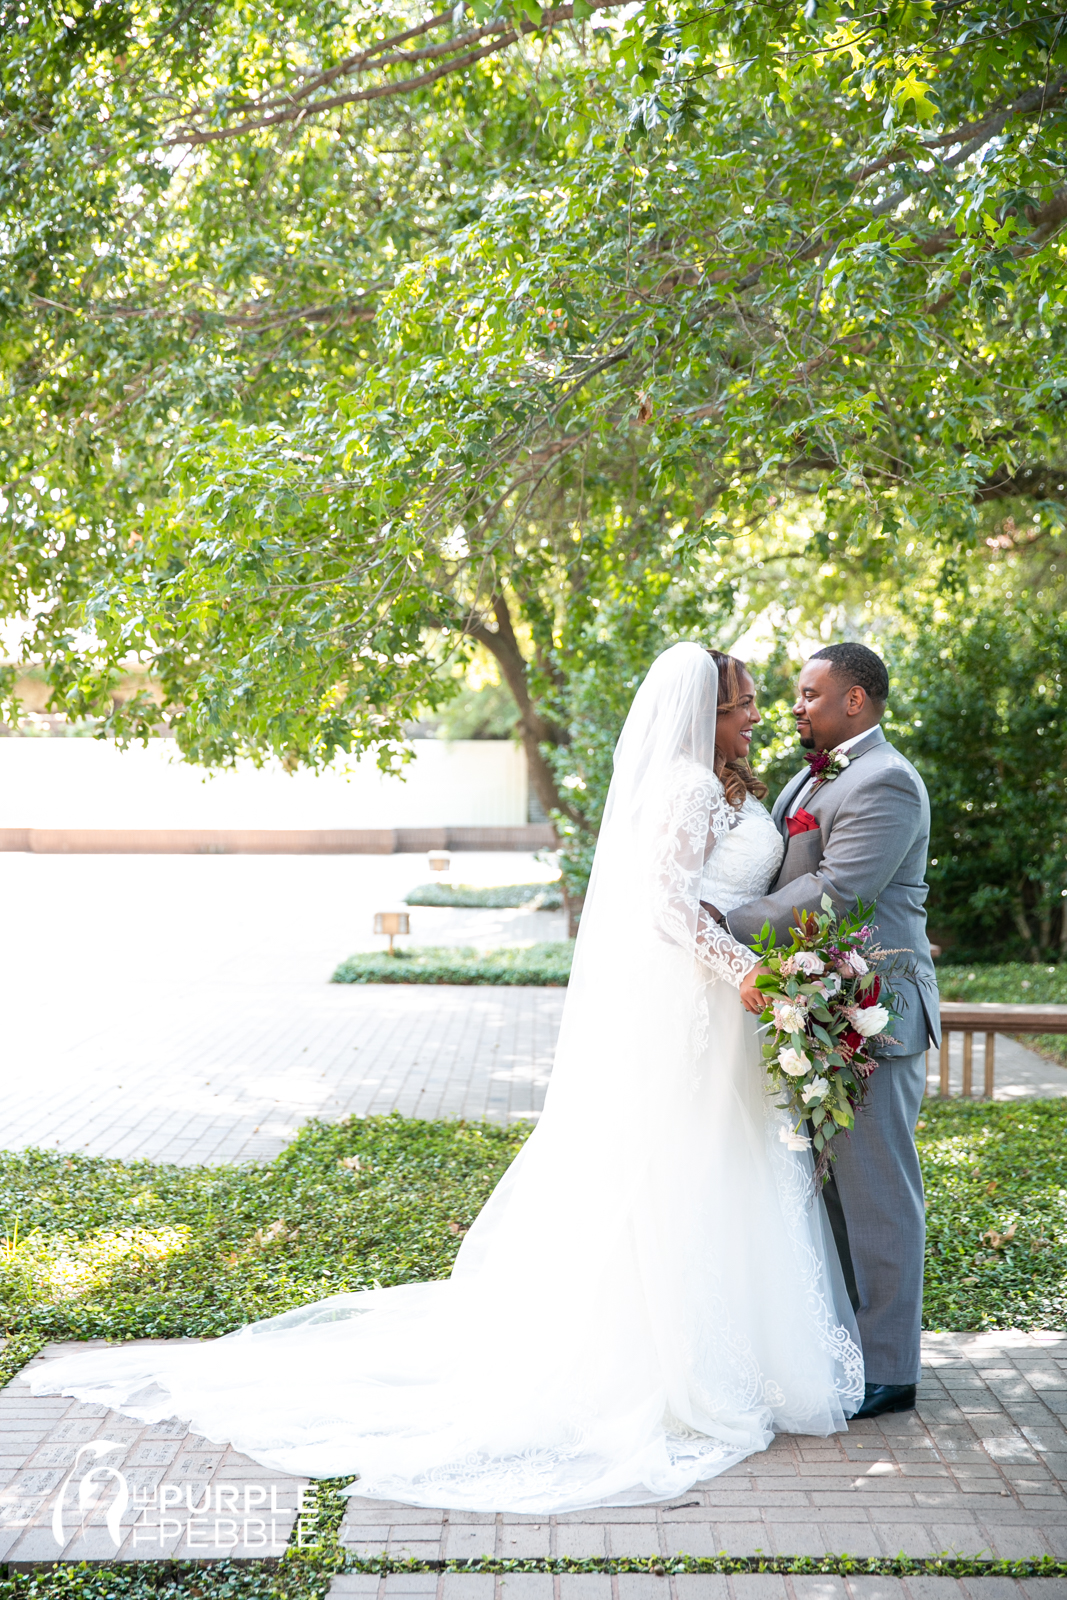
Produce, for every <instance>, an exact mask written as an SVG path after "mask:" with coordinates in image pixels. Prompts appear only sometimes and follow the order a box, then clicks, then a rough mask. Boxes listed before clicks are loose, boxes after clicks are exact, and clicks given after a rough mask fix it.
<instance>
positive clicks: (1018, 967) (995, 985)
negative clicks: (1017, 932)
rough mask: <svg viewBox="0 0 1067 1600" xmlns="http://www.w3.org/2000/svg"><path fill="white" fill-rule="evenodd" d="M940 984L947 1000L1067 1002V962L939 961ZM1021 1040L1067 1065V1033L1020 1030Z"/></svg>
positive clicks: (1011, 1002)
mask: <svg viewBox="0 0 1067 1600" xmlns="http://www.w3.org/2000/svg"><path fill="white" fill-rule="evenodd" d="M937 986H938V988H939V989H940V991H941V998H942V999H943V1000H975V1001H979V1000H999V1001H1001V1002H1002V1003H1004V1004H1014V1005H1026V1004H1027V1003H1029V1004H1030V1005H1042V1006H1045V1005H1061V1006H1062V1005H1067V963H1065V962H1061V963H1060V964H1059V965H1058V966H1048V965H1044V966H1039V965H1038V964H1037V963H1036V962H1029V961H1005V962H1002V963H1001V964H999V965H997V966H982V965H975V966H966V965H964V966H955V965H953V966H949V965H939V966H938V969H937ZM1019 1042H1020V1043H1021V1044H1024V1045H1026V1046H1027V1047H1028V1048H1029V1049H1031V1050H1040V1052H1041V1054H1042V1055H1045V1056H1048V1057H1049V1058H1050V1059H1051V1060H1053V1061H1060V1062H1062V1063H1063V1065H1064V1066H1067V1035H1064V1034H1062V1033H1060V1034H1057V1033H1041V1034H1030V1035H1026V1034H1020V1035H1019Z"/></svg>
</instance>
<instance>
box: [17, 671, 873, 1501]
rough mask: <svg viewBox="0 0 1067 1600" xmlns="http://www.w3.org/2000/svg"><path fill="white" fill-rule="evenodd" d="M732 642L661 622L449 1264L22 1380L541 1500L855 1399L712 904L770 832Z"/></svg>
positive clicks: (829, 1427)
mask: <svg viewBox="0 0 1067 1600" xmlns="http://www.w3.org/2000/svg"><path fill="white" fill-rule="evenodd" d="M754 702H755V696H754V687H753V684H752V680H751V678H750V677H749V676H748V674H747V672H746V671H745V669H744V667H743V666H742V665H741V663H740V662H738V661H735V660H734V659H733V658H731V657H729V656H724V655H720V654H719V653H718V652H712V651H707V650H704V649H702V648H701V647H700V646H698V645H695V644H678V645H675V646H674V647H673V648H672V649H669V650H667V651H665V652H664V654H663V655H661V656H660V657H659V659H658V660H657V661H656V662H655V663H654V664H653V666H652V668H651V670H650V672H649V674H648V676H647V678H646V679H645V681H644V683H643V684H642V685H641V687H640V689H639V690H638V691H637V694H636V696H635V697H634V702H633V705H632V707H631V710H630V714H629V716H628V718H627V720H626V725H625V727H624V729H623V732H622V736H621V738H620V740H619V744H618V748H617V749H616V752H615V775H614V779H613V782H612V785H611V791H610V794H609V796H608V802H607V808H606V810H605V814H604V822H603V826H602V829H601V832H600V839H599V843H598V845H597V851H596V859H595V861H594V865H593V873H592V878H591V881H590V885H589V893H588V896H587V899H586V905H585V911H584V914H583V916H582V923H581V929H580V932H579V934H578V940H577V944H576V947H575V953H574V970H573V976H572V978H571V983H570V988H569V990H568V994H567V1000H566V1006H565V1009H564V1014H563V1022H562V1027H561V1030H560V1036H559V1044H558V1047H557V1050H556V1058H555V1066H554V1068H553V1073H552V1081H551V1087H550V1089H549V1093H548V1097H547V1101H546V1104H545V1109H544V1112H543V1114H542V1116H541V1119H540V1121H539V1123H538V1125H537V1128H536V1130H535V1131H534V1133H533V1135H532V1136H531V1138H530V1139H529V1140H528V1141H527V1143H526V1144H525V1146H524V1147H523V1149H522V1151H521V1153H520V1154H519V1156H518V1157H517V1159H516V1160H515V1161H514V1162H513V1164H512V1166H511V1167H510V1168H509V1170H508V1171H507V1173H505V1175H504V1177H503V1178H502V1180H501V1182H500V1183H499V1184H498V1186H497V1188H496V1190H495V1192H494V1193H493V1195H492V1196H491V1198H490V1199H489V1201H488V1203H487V1205H486V1207H485V1209H484V1210H483V1211H482V1213H481V1215H480V1216H479V1217H478V1219H477V1221H476V1222H475V1224H474V1226H473V1227H472V1228H471V1230H470V1232H469V1234H468V1235H467V1237H466V1238H465V1239H464V1241H463V1246H462V1248H461V1250H460V1252H459V1256H458V1258H457V1260H456V1264H455V1267H454V1268H453V1271H452V1276H451V1277H450V1278H449V1279H448V1280H447V1281H445V1282H438V1283H414V1284H406V1285H403V1286H401V1287H398V1288H390V1289H375V1290H372V1291H368V1292H365V1293H360V1294H342V1295H335V1296H334V1297H333V1298H331V1299H329V1300H323V1301H320V1302H318V1303H317V1304H314V1305H308V1306H305V1307H303V1308H302V1309H300V1310H298V1311H292V1312H288V1313H286V1314H285V1315H283V1316H279V1317H272V1318H270V1319H269V1320H268V1321H265V1322H259V1323H254V1324H252V1325H251V1326H249V1327H246V1328H242V1329H240V1330H239V1331H238V1332H237V1333H234V1334H230V1335H228V1336H227V1337H226V1338H223V1339H219V1340H217V1341H213V1342H210V1343H205V1344H202V1345H197V1346H190V1345H181V1346H177V1347H174V1348H167V1347H166V1346H161V1345H152V1346H150V1347H147V1348H141V1349H137V1348H133V1349H130V1348H126V1349H115V1350H105V1351H98V1352H94V1353H91V1354H85V1355H81V1356H74V1357H71V1358H67V1359H64V1360H59V1361H55V1362H51V1361H49V1362H45V1363H42V1364H41V1366H39V1367H38V1368H37V1369H36V1370H35V1371H32V1373H31V1375H30V1382H31V1385H32V1387H33V1389H34V1392H35V1393H37V1394H71V1395H75V1396H77V1397H78V1398H80V1399H83V1400H87V1401H93V1402H98V1403H103V1404H105V1405H108V1406H110V1407H112V1408H114V1409H117V1410H119V1411H122V1412H124V1413H125V1414H126V1415H128V1416H133V1417H138V1418H141V1419H143V1420H145V1421H148V1422H154V1421H160V1420H162V1419H164V1418H166V1417H171V1416H178V1417H181V1418H185V1419H188V1421H189V1422H190V1423H191V1424H192V1426H193V1428H195V1429H196V1430H197V1431H198V1432H199V1433H201V1434H204V1435H206V1436H207V1437H208V1438H209V1439H211V1440H214V1441H217V1442H219V1443H222V1442H229V1443H231V1444H232V1445H233V1447H234V1448H235V1449H237V1450H240V1451H243V1452H244V1453H245V1454H247V1455H249V1456H251V1457H253V1458H254V1459H255V1460H256V1461H259V1462H262V1463H263V1464H264V1465H265V1466H268V1467H272V1468H276V1469H280V1470H283V1471H288V1472H293V1473H297V1474H309V1475H311V1476H313V1477H329V1476H334V1475H341V1474H358V1477H357V1480H356V1482H354V1483H353V1484H352V1485H351V1486H350V1488H349V1490H348V1491H347V1492H348V1493H349V1494H354V1495H366V1496H370V1497H374V1498H379V1499H390V1500H399V1501H404V1502H407V1503H408V1504H411V1505H419V1506H435V1507H446V1506H447V1507H455V1508H460V1509H465V1510H473V1511H511V1512H533V1513H553V1512H564V1511H575V1510H580V1509H583V1508H587V1507H591V1506H598V1505H601V1506H602V1505H630V1504H640V1503H647V1502H649V1501H656V1500H663V1499H669V1498H671V1497H673V1496H676V1495H678V1494H680V1493H682V1492H683V1491H685V1490H686V1489H688V1488H690V1487H691V1485H692V1484H694V1483H696V1482H698V1481H699V1480H701V1479H705V1478H709V1477H712V1476H714V1475H715V1474H716V1473H720V1472H723V1471H725V1470H726V1469H727V1468H728V1467H730V1466H732V1465H734V1464H735V1463H736V1462H738V1461H740V1460H742V1459H743V1458H744V1457H745V1456H747V1455H750V1454H751V1453H752V1452H753V1451H757V1450H765V1449H766V1448H767V1446H768V1444H769V1443H770V1441H771V1439H772V1437H773V1435H774V1434H775V1433H776V1432H781V1431H786V1432H794V1433H806V1434H821V1435H826V1434H829V1433H832V1432H834V1431H836V1430H839V1429H841V1428H843V1427H844V1421H845V1417H846V1416H848V1415H849V1414H850V1413H851V1412H853V1411H855V1410H856V1409H857V1407H858V1406H859V1404H860V1402H861V1400H862V1398H863V1366H862V1360H861V1357H860V1353H859V1349H858V1345H857V1339H856V1333H855V1325H854V1322H853V1319H852V1312H851V1309H850V1307H849V1303H848V1298H847V1296H846V1294H845V1290H844V1285H843V1283H842V1281H841V1278H840V1269H839V1267H838V1264H837V1257H836V1253H835V1251H834V1248H833V1244H832V1242H830V1241H829V1240H828V1234H827V1232H825V1231H824V1225H823V1223H822V1212H823V1208H822V1207H821V1206H813V1205H812V1203H811V1198H812V1164H811V1156H810V1153H809V1152H808V1151H807V1150H806V1149H799V1148H794V1146H795V1145H797V1144H798V1143H799V1141H797V1140H796V1139H795V1138H794V1139H793V1140H792V1143H790V1140H789V1133H790V1129H789V1125H788V1121H787V1119H786V1118H785V1116H784V1115H783V1113H781V1112H780V1111H778V1110H777V1109H776V1108H775V1105H774V1100H773V1096H770V1095H768V1093H767V1087H766V1082H765V1078H764V1073H763V1069H762V1065H761V1058H760V1051H759V1045H758V1035H757V1025H756V1022H755V1019H754V1018H753V1017H751V1016H749V1015H748V1014H747V1013H746V1011H745V1010H744V1009H743V1008H742V1006H741V1004H740V1001H739V998H738V990H739V988H740V986H741V984H742V981H743V979H744V977H745V976H746V974H747V973H748V972H749V970H750V969H751V968H752V966H753V965H754V964H755V958H754V957H753V955H752V952H751V951H750V950H748V949H746V948H745V947H744V946H743V945H739V944H737V943H736V942H735V941H734V940H733V939H732V938H731V937H730V935H729V934H728V933H726V932H725V930H723V929H722V928H720V927H719V925H718V924H717V923H716V922H715V921H713V920H711V919H710V918H709V916H708V914H707V913H706V912H705V911H703V910H702V909H701V904H700V903H701V901H702V900H705V901H709V902H713V903H714V905H715V906H716V907H718V908H719V909H720V910H724V911H728V910H730V909H731V908H732V907H733V906H736V905H739V904H741V903H742V902H744V901H746V900H750V899H753V898H755V897H756V896H759V895H762V894H763V893H764V892H765V891H766V890H767V888H768V887H769V885H770V884H771V882H772V881H773V879H774V877H775V876H776V874H777V871H778V867H779V864H780V861H781V858H782V851H783V845H782V840H781V839H780V838H779V836H778V832H777V830H776V829H775V827H774V825H773V824H772V822H771V820H770V818H769V816H768V815H767V812H766V810H765V809H764V807H763V806H762V805H761V804H760V800H759V797H760V795H762V794H763V793H764V792H765V791H764V790H763V788H762V786H761V785H759V784H758V783H757V782H756V780H755V778H754V777H753V776H752V774H751V772H750V771H749V768H748V766H747V764H746V761H745V757H746V755H747V752H748V745H749V740H750V739H751V734H752V728H753V726H754V725H755V724H756V723H757V722H758V721H759V716H758V713H757V712H756V709H755V703H754Z"/></svg>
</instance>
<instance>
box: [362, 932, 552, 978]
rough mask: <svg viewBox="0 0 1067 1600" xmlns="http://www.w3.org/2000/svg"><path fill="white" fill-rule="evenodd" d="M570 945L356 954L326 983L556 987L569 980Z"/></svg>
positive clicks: (456, 947)
mask: <svg viewBox="0 0 1067 1600" xmlns="http://www.w3.org/2000/svg"><path fill="white" fill-rule="evenodd" d="M573 948H574V947H573V945H571V944H570V943H568V942H567V941H566V940H563V941H560V942H559V943H556V944H553V943H549V944H531V945H509V946H506V947H504V948H502V949H499V950H474V949H471V948H470V947H469V946H466V945H442V946H434V945H425V946H422V947H420V946H418V945H416V946H414V947H413V948H411V949H409V950H397V952H396V953H395V955H389V954H388V953H387V952H385V951H377V950H370V951H363V950H361V951H359V952H358V953H357V954H356V955H354V956H349V957H348V960H347V961H342V962H341V965H340V966H339V967H338V968H337V970H336V972H335V973H334V975H333V977H332V979H331V980H330V981H331V982H332V983H493V984H534V985H539V986H541V987H549V988H552V987H557V986H559V985H563V984H566V982H567V979H568V978H569V977H570V971H571V955H572V953H573Z"/></svg>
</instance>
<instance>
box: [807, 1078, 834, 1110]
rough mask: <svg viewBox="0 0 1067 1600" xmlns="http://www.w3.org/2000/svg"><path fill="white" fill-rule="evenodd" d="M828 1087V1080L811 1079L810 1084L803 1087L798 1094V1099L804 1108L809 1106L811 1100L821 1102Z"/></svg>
mask: <svg viewBox="0 0 1067 1600" xmlns="http://www.w3.org/2000/svg"><path fill="white" fill-rule="evenodd" d="M829 1087H830V1081H829V1079H828V1078H812V1080H811V1082H810V1083H806V1084H805V1085H804V1087H803V1089H802V1090H801V1092H800V1098H801V1099H802V1100H803V1102H804V1104H805V1105H806V1106H810V1105H811V1102H812V1101H813V1100H821V1099H822V1097H823V1095H824V1094H825V1093H826V1091H827V1089H828V1088H829Z"/></svg>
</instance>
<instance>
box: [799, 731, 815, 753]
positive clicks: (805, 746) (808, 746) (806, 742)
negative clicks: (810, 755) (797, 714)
mask: <svg viewBox="0 0 1067 1600" xmlns="http://www.w3.org/2000/svg"><path fill="white" fill-rule="evenodd" d="M800 748H801V749H802V750H814V749H815V748H816V746H815V740H814V739H813V738H812V736H811V734H810V733H809V734H808V735H807V737H806V738H805V737H804V736H803V735H801V739H800Z"/></svg>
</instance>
